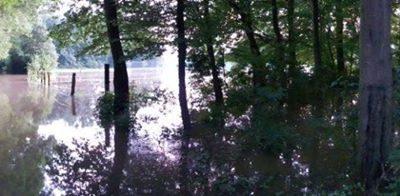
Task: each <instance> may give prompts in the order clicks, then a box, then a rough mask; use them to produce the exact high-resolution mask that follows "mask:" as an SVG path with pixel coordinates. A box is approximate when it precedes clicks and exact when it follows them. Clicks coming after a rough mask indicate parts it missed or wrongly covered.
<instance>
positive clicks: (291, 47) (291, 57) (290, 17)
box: [288, 0, 297, 76]
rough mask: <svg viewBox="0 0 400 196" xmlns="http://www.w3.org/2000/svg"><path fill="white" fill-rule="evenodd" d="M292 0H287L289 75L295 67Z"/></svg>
mask: <svg viewBox="0 0 400 196" xmlns="http://www.w3.org/2000/svg"><path fill="white" fill-rule="evenodd" d="M294 6H295V5H294V0H288V36H289V61H288V62H289V76H292V75H293V72H295V69H296V63H297V59H296V39H295V36H296V35H295V26H294Z"/></svg>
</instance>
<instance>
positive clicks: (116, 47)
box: [104, 0, 129, 195]
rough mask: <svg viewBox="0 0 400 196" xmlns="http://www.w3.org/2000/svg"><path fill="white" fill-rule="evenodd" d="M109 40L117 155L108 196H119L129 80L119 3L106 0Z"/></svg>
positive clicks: (124, 149)
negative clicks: (120, 26) (112, 63)
mask: <svg viewBox="0 0 400 196" xmlns="http://www.w3.org/2000/svg"><path fill="white" fill-rule="evenodd" d="M104 12H105V17H106V24H107V32H108V40H109V43H110V46H111V54H112V58H113V61H114V91H115V98H114V123H115V138H114V140H115V155H114V164H113V168H112V171H111V174H110V177H109V183H108V184H109V187H108V190H107V191H108V195H119V185H120V183H121V179H122V170H123V165H124V163H125V161H126V155H127V145H128V144H127V143H128V137H129V79H128V73H127V70H126V63H125V56H124V52H123V49H122V44H121V39H120V32H119V26H118V18H117V2H116V1H115V0H104Z"/></svg>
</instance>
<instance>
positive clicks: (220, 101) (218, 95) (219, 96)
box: [203, 0, 224, 109]
mask: <svg viewBox="0 0 400 196" xmlns="http://www.w3.org/2000/svg"><path fill="white" fill-rule="evenodd" d="M203 3H204V17H205V20H206V22H205V23H206V24H210V23H211V20H210V5H209V4H210V1H209V0H204V2H203ZM206 36H207V38H206V45H207V55H208V60H209V63H210V67H211V74H212V83H213V88H214V96H215V103H216V105H217V107H218V109H222V107H223V105H224V96H223V92H222V81H221V79H220V77H219V75H220V71H219V68H218V66H217V63H216V60H215V50H214V40H213V39H214V38H213V37H212V36H213V34H212V33H211V30H209V31H208V32H207V33H206Z"/></svg>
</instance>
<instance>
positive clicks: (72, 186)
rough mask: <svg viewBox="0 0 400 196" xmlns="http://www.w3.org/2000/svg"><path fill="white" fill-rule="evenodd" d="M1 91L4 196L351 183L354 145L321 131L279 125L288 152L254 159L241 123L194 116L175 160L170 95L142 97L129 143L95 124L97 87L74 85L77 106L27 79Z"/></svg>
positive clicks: (290, 189) (0, 188)
mask: <svg viewBox="0 0 400 196" xmlns="http://www.w3.org/2000/svg"><path fill="white" fill-rule="evenodd" d="M79 77H80V75H79V74H78V78H79ZM160 78H163V77H160ZM169 78H171V76H169V77H166V80H167V81H168V80H169ZM3 80H4V81H3ZM0 82H3V83H4V84H5V85H4V86H2V87H1V88H0V107H1V108H2V110H1V111H0V128H1V129H0V130H1V131H0V151H1V152H0V156H1V157H0V195H37V194H38V193H39V192H42V194H43V195H58V194H60V195H107V194H110V193H111V192H113V193H114V194H115V193H116V190H117V189H118V190H119V192H120V195H179V194H181V193H182V189H184V186H183V184H184V183H185V184H187V186H186V189H187V191H188V192H189V193H190V194H191V195H270V194H275V193H281V194H288V195H297V194H303V193H304V192H313V193H318V191H319V190H327V189H326V187H329V188H331V189H332V190H333V189H335V188H340V187H339V186H340V185H341V184H343V182H346V181H350V180H351V179H348V177H347V176H346V175H347V174H349V165H352V162H351V160H353V159H352V157H351V155H352V154H353V150H354V149H348V147H349V146H351V145H349V143H351V142H352V139H350V137H343V136H344V135H345V134H347V133H346V132H344V131H343V130H342V129H341V128H335V127H334V126H327V125H326V124H325V123H315V122H310V121H306V120H304V121H301V120H297V121H291V122H290V124H289V123H288V124H289V125H285V126H289V127H290V128H292V129H293V128H294V129H295V130H293V131H292V132H289V133H290V134H293V136H292V137H291V138H292V139H293V140H292V141H290V142H291V143H290V145H289V144H287V145H285V146H284V149H285V150H284V151H273V152H272V151H268V149H267V150H256V149H260V147H259V146H257V145H258V144H257V143H255V142H254V140H256V139H259V138H256V137H255V136H254V137H249V136H248V135H249V134H248V129H247V128H248V127H247V125H248V119H249V118H248V117H247V116H242V117H229V118H227V119H226V123H225V124H226V126H225V127H220V125H218V126H215V123H214V122H212V121H210V120H208V119H207V118H204V116H208V113H207V112H208V111H207V110H204V111H203V110H201V109H202V108H201V107H197V108H196V109H197V111H194V113H193V114H197V115H193V116H194V118H195V119H194V127H193V132H192V134H191V138H190V140H188V146H187V149H184V150H185V151H186V152H185V153H184V154H185V157H184V158H185V159H181V158H182V157H181V152H182V151H181V145H180V144H181V140H180V139H181V138H180V129H179V128H180V126H179V124H180V119H179V108H178V107H177V104H176V102H174V101H175V98H174V97H173V96H170V95H166V94H168V93H165V92H163V93H159V94H157V93H153V95H152V96H150V97H147V98H148V99H149V102H151V104H144V105H141V109H140V110H138V111H137V112H136V113H133V114H132V115H134V118H135V119H136V123H135V126H134V127H133V128H132V130H133V131H131V132H130V134H129V132H116V131H115V130H114V128H113V127H106V128H102V127H100V126H99V125H98V122H97V120H96V119H95V117H94V115H93V112H94V107H95V103H96V99H97V97H98V96H99V95H101V94H102V87H101V85H102V82H101V81H99V82H98V83H87V81H86V82H84V83H79V80H78V83H77V91H76V96H75V97H74V98H71V97H70V95H69V90H70V89H69V88H70V87H69V85H68V84H65V85H62V84H61V83H60V84H57V85H53V86H51V88H50V89H49V88H41V87H37V86H34V85H32V86H30V85H29V84H28V83H27V82H26V80H25V78H24V77H23V76H0ZM85 84H86V85H85ZM163 85H164V86H165V85H166V84H165V83H163V82H161V86H163ZM170 85H171V86H175V85H173V84H170ZM167 86H168V85H167ZM43 95H44V96H43ZM161 95H163V96H161ZM164 95H165V96H164ZM151 97H158V99H151ZM203 109H204V108H203ZM301 118H303V117H301ZM304 119H305V118H304ZM285 124H286V123H285ZM268 131H271V132H272V131H275V133H280V131H282V129H281V128H280V127H273V129H272V130H268ZM216 133H219V134H216ZM272 136H274V135H267V136H266V139H267V140H268V141H271V142H272V141H274V139H275V138H272V139H271V137H272ZM53 137H54V138H53ZM343 138H344V139H343ZM261 139H265V138H261ZM276 140H279V138H278V139H276ZM181 160H185V161H186V162H187V163H186V164H182V163H181V162H180V161H181ZM182 165H183V166H184V167H182ZM182 174H183V175H182ZM183 177H184V178H183ZM183 179H184V180H183Z"/></svg>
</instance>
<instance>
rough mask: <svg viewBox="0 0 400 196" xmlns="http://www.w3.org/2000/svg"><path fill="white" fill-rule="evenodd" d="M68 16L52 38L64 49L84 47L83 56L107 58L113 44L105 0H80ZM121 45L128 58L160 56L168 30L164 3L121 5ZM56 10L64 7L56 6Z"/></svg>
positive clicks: (77, 0)
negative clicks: (107, 20) (104, 8)
mask: <svg viewBox="0 0 400 196" xmlns="http://www.w3.org/2000/svg"><path fill="white" fill-rule="evenodd" d="M72 3H73V4H76V5H80V6H71V7H70V9H69V10H68V11H67V12H66V13H65V18H63V19H61V22H60V23H59V24H57V25H55V26H54V27H53V28H52V31H51V36H52V37H53V38H55V39H56V40H57V41H59V42H60V46H61V47H65V46H69V45H75V44H80V45H81V44H84V45H82V46H83V47H82V48H81V49H80V54H85V55H87V54H91V55H106V54H108V53H109V49H110V48H109V43H108V41H107V40H108V39H107V31H106V24H105V18H104V14H103V9H102V2H101V1H90V2H88V3H87V4H79V0H74V1H72ZM119 4H120V5H119V16H120V17H119V21H118V23H119V27H120V30H121V42H122V45H123V47H124V49H125V50H124V51H125V53H126V57H127V58H128V59H132V58H136V57H141V58H147V57H152V56H155V55H160V54H161V52H162V51H163V45H164V44H165V42H166V41H165V40H164V38H165V37H164V35H165V32H164V31H165V29H166V28H163V26H161V25H162V24H164V21H162V20H163V18H162V17H161V14H163V13H164V12H163V11H162V9H163V8H164V7H163V6H164V5H163V4H162V3H160V2H157V3H156V2H150V1H121V2H119ZM54 6H55V7H56V8H55V9H57V8H58V9H59V8H61V7H62V6H65V5H63V4H62V3H61V4H54Z"/></svg>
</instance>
